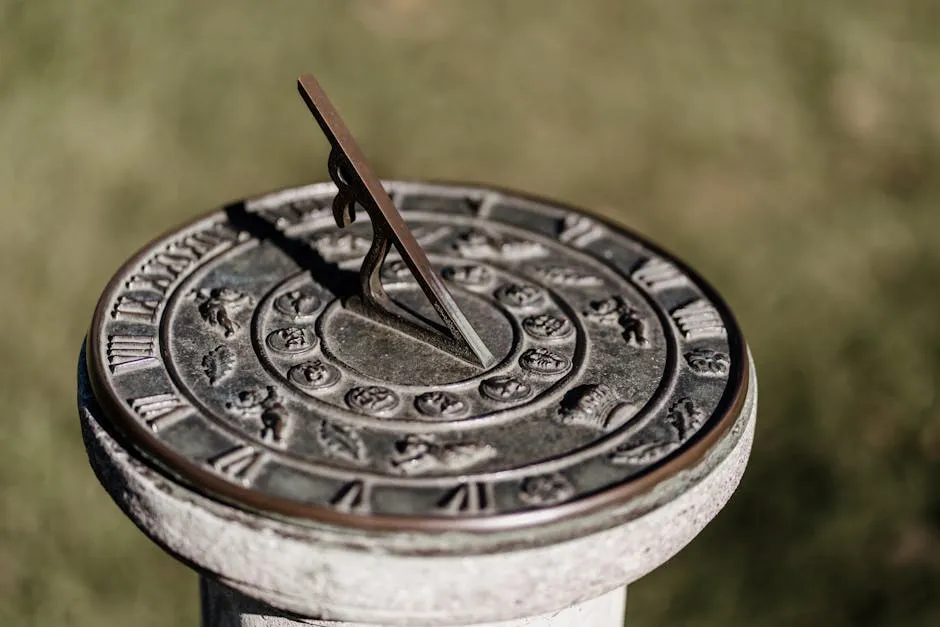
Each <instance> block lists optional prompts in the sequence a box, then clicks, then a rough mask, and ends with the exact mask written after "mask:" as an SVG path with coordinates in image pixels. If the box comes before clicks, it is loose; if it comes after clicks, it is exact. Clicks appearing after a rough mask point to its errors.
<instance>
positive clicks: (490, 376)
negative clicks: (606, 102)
mask: <svg viewBox="0 0 940 627" xmlns="http://www.w3.org/2000/svg"><path fill="white" fill-rule="evenodd" d="M386 185H387V189H388V190H389V192H390V194H391V195H392V197H393V199H394V200H395V202H396V205H397V206H398V207H399V208H400V210H401V212H402V214H403V216H404V217H405V219H406V220H407V222H408V224H409V226H410V227H411V228H412V230H413V231H414V233H415V235H416V237H417V239H418V241H419V242H420V244H421V245H422V247H423V248H424V250H425V251H426V252H427V254H428V257H429V259H430V260H431V263H432V265H433V266H434V269H435V270H436V271H438V272H439V273H440V274H441V276H442V277H443V278H444V279H445V281H446V282H447V285H448V286H449V288H450V290H451V292H452V294H453V295H454V297H455V299H456V300H457V302H458V304H459V305H460V307H461V309H462V310H463V312H464V313H465V314H466V316H467V317H468V319H469V320H470V322H471V323H472V324H473V326H474V328H475V329H476V330H477V331H478V333H479V334H480V335H481V337H482V338H483V340H484V341H485V342H486V344H487V346H488V347H489V349H490V350H491V351H492V352H493V354H494V355H495V356H496V357H497V361H496V363H495V365H493V366H491V367H489V368H486V369H481V368H477V367H475V366H473V365H471V364H469V363H467V362H465V361H463V360H461V359H458V358H456V357H454V356H451V355H449V354H447V353H445V352H442V351H441V350H439V349H438V348H435V347H433V346H430V345H428V344H425V343H423V342H421V341H419V340H416V339H414V338H412V337H410V336H408V335H405V334H403V333H401V332H398V331H395V330H392V329H389V328H386V327H383V326H381V325H380V324H379V323H376V322H374V321H372V320H370V319H368V318H366V317H363V316H361V315H359V314H357V313H355V312H354V311H350V310H348V309H346V308H345V307H344V306H343V296H344V295H348V294H350V293H351V291H350V290H355V289H356V286H357V281H358V277H357V274H356V272H357V270H358V268H359V265H360V262H361V260H362V257H363V255H364V254H365V253H366V251H367V250H368V248H369V244H370V241H371V232H370V227H369V224H368V221H367V220H360V221H359V222H357V223H356V224H354V225H352V226H350V227H347V228H346V229H339V228H338V227H337V226H336V224H335V222H334V220H333V216H332V212H331V209H330V204H331V201H332V199H333V196H334V194H335V191H336V189H335V187H334V186H333V185H331V184H321V185H313V186H308V187H303V188H298V189H290V190H285V191H281V192H276V193H273V194H269V195H266V196H263V197H260V198H257V199H254V200H251V201H247V202H245V203H239V204H237V205H233V206H230V207H228V208H226V209H225V210H224V211H220V212H217V213H214V214H211V215H209V216H207V217H205V218H203V219H200V220H198V221H196V222H194V223H192V224H190V225H188V226H186V227H184V228H182V229H180V230H178V231H175V232H173V233H170V234H169V235H166V236H164V237H162V238H160V239H158V240H157V241H155V242H154V243H152V244H151V245H149V246H148V247H147V248H146V249H144V250H143V251H142V252H140V253H139V254H137V255H136V256H135V257H134V258H132V259H131V260H130V261H129V262H128V263H127V264H125V265H124V267H123V268H122V269H121V270H120V271H119V272H118V274H117V275H116V276H115V277H114V279H113V280H112V281H111V283H110V284H109V285H108V287H107V289H106V290H105V292H104V294H103V295H102V297H101V300H100V301H99V304H98V308H97V310H96V312H95V317H94V322H93V325H92V329H91V332H90V336H89V339H88V349H87V354H88V369H89V373H90V378H91V382H92V385H93V388H94V390H95V395H96V398H97V401H98V403H99V404H100V405H101V406H102V408H103V409H104V410H105V412H106V414H107V416H108V417H109V418H110V419H111V420H113V422H114V424H115V426H117V428H118V429H119V430H120V431H121V432H122V433H123V434H124V435H125V437H126V440H127V442H128V443H129V444H130V445H131V446H132V447H134V448H135V449H136V450H138V451H139V452H140V453H142V454H143V455H144V456H146V458H147V459H149V460H151V462H153V463H154V464H155V465H156V466H158V467H159V468H161V469H162V470H163V471H164V472H167V473H168V474H170V475H171V476H173V477H175V478H177V479H178V480H180V481H181V482H183V483H185V484H186V485H189V486H191V487H193V488H195V489H197V490H199V491H201V492H204V493H207V494H209V495H212V496H214V497H216V498H218V499H221V500H224V501H226V502H229V503H233V504H236V505H238V506H240V507H242V508H245V509H251V510H254V511H259V512H264V513H268V514H277V515H282V516H289V517H295V518H307V519H313V520H317V521H321V522H328V523H334V524H341V525H348V526H354V527H361V528H377V529H416V530H420V529H426V530H447V529H467V530H484V529H500V528H511V527H519V526H525V525H533V524H539V523H544V522H548V521H552V520H556V519H559V518H562V517H569V516H573V515H578V514H580V513H585V512H588V511H594V510H597V509H598V508H602V507H604V506H609V505H614V504H618V503H622V502H623V501H625V500H628V499H630V498H632V497H633V496H635V495H637V494H639V493H642V492H645V491H647V490H649V489H650V488H651V487H652V486H654V485H656V484H657V483H658V482H660V481H662V480H664V479H666V478H668V477H670V476H673V475H674V474H675V473H676V472H678V471H679V470H681V469H683V468H685V467H688V466H690V465H692V464H694V463H696V462H697V461H698V460H699V459H701V458H702V456H703V455H704V454H705V453H707V452H708V450H709V449H710V448H711V447H712V446H713V445H714V443H715V442H716V441H718V439H719V438H720V437H721V436H722V435H723V434H724V432H725V431H726V430H727V428H728V427H729V426H730V424H731V423H732V422H733V421H734V420H735V418H736V417H737V415H738V413H739V411H740V406H741V402H742V400H743V398H744V394H745V392H746V390H745V388H746V385H747V374H748V373H747V368H748V365H747V364H748V362H747V355H746V348H745V345H744V341H743V339H742V337H741V335H740V333H739V331H738V327H737V325H736V323H735V322H734V319H733V318H732V316H731V314H730V312H729V311H728V309H727V307H726V306H725V305H724V303H723V302H722V301H721V299H720V298H719V297H718V296H717V295H716V294H715V292H714V291H713V290H712V289H711V288H710V287H709V286H708V285H706V284H705V283H704V282H703V281H702V280H701V279H700V278H699V277H698V276H697V275H696V274H695V273H694V272H692V271H690V270H689V269H688V268H686V267H685V266H684V265H683V264H682V263H680V262H679V261H677V260H675V259H673V258H672V257H670V256H669V255H667V254H666V253H664V252H663V251H661V250H659V249H658V248H656V247H655V246H653V245H652V244H650V243H649V242H646V241H645V240H643V239H641V238H639V237H638V236H636V235H634V234H632V233H629V232H627V231H625V230H624V229H622V228H619V227H616V226H614V225H611V224H609V223H605V222H603V221H601V220H600V219H598V218H595V217H592V216H590V215H588V214H586V213H583V212H581V211H579V210H576V209H572V208H570V207H565V206H561V205H559V204H557V203H554V202H550V201H546V200H541V199H535V198H531V197H527V196H521V195H519V194H516V193H512V192H508V191H504V190H495V189H489V188H482V187H467V186H457V185H438V184H425V183H397V182H390V183H387V184H386ZM383 282H384V285H385V288H386V291H387V292H388V294H389V295H390V296H391V298H392V299H393V300H395V301H396V302H397V303H398V304H399V305H401V306H402V307H404V308H405V309H408V310H410V311H411V312H412V313H414V314H415V315H417V316H420V317H424V318H426V319H427V320H429V321H432V322H433V321H434V320H435V314H434V311H433V309H432V308H431V306H430V304H429V303H428V302H427V300H426V299H425V298H424V296H423V294H422V292H421V290H420V288H419V287H418V285H417V283H416V282H415V281H414V280H413V279H412V277H411V275H410V273H409V270H408V267H407V265H406V264H405V263H404V262H403V261H402V260H401V258H400V257H397V256H396V253H395V252H393V253H392V254H391V255H390V256H389V258H388V259H387V260H386V262H385V265H384V266H383Z"/></svg>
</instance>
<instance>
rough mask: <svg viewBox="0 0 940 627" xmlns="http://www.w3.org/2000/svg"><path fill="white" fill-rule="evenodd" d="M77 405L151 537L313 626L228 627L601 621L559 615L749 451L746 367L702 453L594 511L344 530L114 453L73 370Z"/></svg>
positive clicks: (110, 479) (659, 553) (724, 495)
mask: <svg viewBox="0 0 940 627" xmlns="http://www.w3.org/2000/svg"><path fill="white" fill-rule="evenodd" d="M79 406H80V417H81V422H82V432H83V436H84V438H85V445H86V447H87V449H88V455H89V460H90V462H91V466H92V468H93V469H94V470H95V473H96V474H97V475H98V478H99V480H100V481H101V483H102V485H103V486H104V487H105V489H106V490H107V491H108V492H109V493H110V494H111V496H112V498H113V499H114V500H115V502H116V503H117V504H118V505H119V506H120V508H121V509H122V510H123V511H124V512H125V513H126V514H127V515H128V516H129V517H130V518H131V519H132V520H133V521H134V522H135V523H136V524H137V526H138V527H140V529H142V530H143V531H144V532H145V533H146V534H147V535H148V536H149V537H150V538H151V539H153V540H154V541H155V542H157V543H158V544H159V545H160V546H161V547H163V548H165V549H166V550H167V551H169V552H170V553H171V554H173V555H174V556H176V557H178V558H180V559H183V560H184V561H186V562H187V563H189V564H192V565H194V566H196V567H198V568H199V569H200V570H201V571H203V572H205V573H207V574H208V575H209V576H211V577H214V578H215V579H217V580H219V581H221V582H222V584H224V586H225V587H226V588H230V589H232V590H237V591H238V593H239V595H245V596H246V597H249V598H252V599H257V600H259V601H260V602H262V603H264V604H266V605H267V606H271V607H276V608H279V609H280V610H281V611H283V612H292V613H293V615H295V616H299V617H316V619H317V620H319V621H320V622H316V620H314V621H313V622H310V621H311V620H313V618H307V619H303V618H301V619H300V620H301V621H303V620H307V622H306V623H304V622H300V623H298V622H297V619H284V620H288V621H290V620H293V623H292V622H287V623H284V622H281V623H277V622H267V623H265V622H261V623H258V622H254V623H252V622H244V621H245V620H248V619H249V618H251V617H252V616H253V615H251V614H246V613H244V612H240V611H239V612H236V614H235V615H236V616H238V620H240V621H242V622H240V623H239V622H235V623H231V624H232V625H256V626H257V625H263V626H264V627H276V626H279V625H292V624H301V625H303V624H306V625H320V626H324V625H326V626H329V625H336V626H338V627H355V626H356V625H370V624H371V625H399V626H408V627H415V626H428V627H441V626H453V627H458V626H466V625H474V624H489V625H506V626H507V627H509V626H515V625H530V626H533V627H534V626H536V625H539V626H541V625H545V626H548V625H551V626H552V627H562V626H563V625H575V624H578V625H580V626H581V627H604V626H606V625H607V624H608V623H607V622H604V621H605V620H607V618H606V617H607V616H610V615H611V614H605V613H604V610H601V609H596V611H597V612H599V614H597V616H599V617H601V618H597V619H595V618H594V617H590V618H588V617H585V616H581V617H580V618H581V619H582V620H581V621H580V622H579V621H578V620H574V621H573V622H571V621H566V620H563V618H565V619H567V617H569V616H577V612H578V611H582V610H581V608H588V609H590V608H594V607H595V606H594V605H592V604H593V603H595V602H597V603H599V604H600V605H599V606H597V607H598V608H599V607H600V606H601V605H603V604H604V602H603V601H599V600H598V601H595V600H597V599H604V598H606V599H608V602H609V603H611V604H613V600H612V599H614V598H615V597H616V598H617V599H620V597H619V596H616V595H620V594H622V593H621V592H620V590H622V589H623V586H624V585H628V584H629V583H630V582H632V581H635V580H636V579H638V578H639V577H642V576H643V575H645V574H646V573H648V572H650V571H651V570H653V569H655V568H657V567H658V566H659V565H660V564H662V563H663V562H665V561H666V560H668V559H669V558H670V557H672V556H673V555H675V554H676V553H677V552H678V551H679V550H680V549H681V548H682V547H684V546H685V545H686V544H687V543H689V542H690V541H691V540H692V539H693V538H694V537H695V536H696V535H697V534H698V533H699V532H700V531H701V530H702V529H703V528H704V527H705V525H706V524H707V523H708V522H709V521H710V520H711V519H712V518H713V517H714V516H715V515H716V514H717V513H718V512H719V511H720V510H721V508H722V507H724V505H725V503H726V502H727V501H728V499H729V498H730V496H731V494H732V493H733V492H734V490H735V488H736V487H737V485H738V482H739V480H740V478H741V476H742V474H743V473H744V468H745V465H746V463H747V458H748V454H749V453H750V448H751V441H752V437H753V434H754V424H755V416H756V408H757V381H756V378H755V377H754V374H753V367H752V369H751V380H750V386H749V391H748V394H747V398H746V399H745V403H744V407H743V408H742V411H741V415H740V417H739V418H738V420H737V421H736V422H735V424H734V425H733V426H732V428H731V430H730V432H729V433H728V434H727V435H725V436H724V438H723V439H722V440H721V441H719V442H718V443H717V444H716V445H715V446H714V448H713V449H712V450H711V451H710V452H709V453H708V454H707V455H706V456H705V458H704V459H702V460H701V461H700V462H699V463H698V464H697V465H695V466H693V467H691V468H688V469H686V470H684V471H682V472H680V473H679V474H677V475H675V476H673V477H671V478H670V479H668V480H665V481H663V482H662V483H661V484H659V485H657V486H656V487H655V488H654V489H652V490H651V491H650V492H649V493H648V494H644V495H641V496H638V497H637V498H635V499H633V500H631V501H629V502H627V503H624V504H622V505H621V506H618V507H615V508H612V509H610V510H605V511H603V512H599V513H597V514H596V515H594V516H584V517H582V518H578V519H573V520H564V521H561V522H559V523H558V524H554V525H549V526H546V527H543V528H539V529H536V530H522V531H518V532H507V533H492V534H462V533H451V534H418V533H404V532H403V533H367V532H357V531H354V530H347V529H338V528H335V527H330V526H327V525H318V524H312V523H307V524H295V523H294V522H292V521H288V520H279V519H275V518H269V517H265V516H261V515H258V514H255V513H252V512H249V511H245V510H242V509H239V508H235V507H232V506H230V505H227V504H225V503H222V502H220V501H217V500H215V499H211V498H208V497H206V496H203V495H202V494H199V493H197V492H194V491H193V490H190V489H188V488H187V487H185V486H183V485H181V484H180V483H179V482H177V481H174V480H172V479H170V478H169V477H167V476H166V475H164V474H162V473H161V472H159V471H157V470H155V469H154V468H153V467H152V466H151V465H150V463H148V462H145V461H143V460H141V459H140V458H139V457H138V456H137V455H136V454H135V453H134V452H132V451H131V450H129V449H127V448H125V447H124V446H123V444H122V442H121V441H120V440H119V439H118V438H115V437H114V435H113V434H112V433H110V432H109V430H108V429H107V428H106V426H105V425H107V421H106V420H103V419H102V417H101V416H100V414H99V412H100V409H99V408H98V407H97V405H96V404H95V403H94V400H93V398H92V396H91V392H90V388H89V386H88V383H87V378H86V377H85V375H84V369H81V372H80V378H79ZM621 600H622V599H621ZM582 604H583V605H582ZM571 608H574V609H571ZM584 611H587V610H584ZM592 611H595V610H592ZM608 611H610V610H608ZM569 612H574V614H569ZM229 615H231V613H229ZM285 615H286V614H285ZM254 616H259V615H257V614H255V615H254ZM531 617H539V618H531ZM572 620H573V619H572ZM595 620H597V621H600V622H593V621H595ZM324 621H325V622H324ZM331 621H332V622H331ZM500 621H503V622H500ZM505 621H509V622H505ZM527 621H528V622H527ZM532 621H535V622H532ZM546 621H547V622H546ZM558 621H561V622H558ZM224 624H225V623H219V625H220V626H221V625H224ZM611 624H613V623H611ZM213 627H215V625H213Z"/></svg>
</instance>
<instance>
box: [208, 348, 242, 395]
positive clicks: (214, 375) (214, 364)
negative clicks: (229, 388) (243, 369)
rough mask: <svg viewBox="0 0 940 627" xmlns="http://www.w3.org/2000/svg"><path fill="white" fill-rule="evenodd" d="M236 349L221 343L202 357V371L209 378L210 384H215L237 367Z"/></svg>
mask: <svg viewBox="0 0 940 627" xmlns="http://www.w3.org/2000/svg"><path fill="white" fill-rule="evenodd" d="M235 362H236V358H235V351H233V350H232V349H231V348H229V347H228V346H226V345H225V344H219V345H218V346H216V347H215V348H214V349H213V350H211V351H209V352H208V353H206V354H205V355H203V357H202V371H203V372H204V373H205V375H206V378H208V379H209V385H215V384H216V383H218V382H219V381H221V380H222V379H224V378H225V377H227V376H228V375H230V374H231V373H232V370H234V369H235Z"/></svg>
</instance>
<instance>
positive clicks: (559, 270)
mask: <svg viewBox="0 0 940 627" xmlns="http://www.w3.org/2000/svg"><path fill="white" fill-rule="evenodd" d="M532 273H533V274H535V275H536V276H538V277H540V278H541V279H542V280H543V281H547V282H549V283H553V284H555V285H566V286H577V287H590V286H595V285H603V283H604V282H603V281H602V280H601V279H600V278H599V277H596V276H594V275H593V274H585V273H583V272H581V271H579V270H575V269H574V268H568V267H565V266H536V267H535V268H533V269H532Z"/></svg>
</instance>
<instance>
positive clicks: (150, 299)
mask: <svg viewBox="0 0 940 627" xmlns="http://www.w3.org/2000/svg"><path fill="white" fill-rule="evenodd" d="M161 300H163V299H162V297H160V296H158V295H156V294H122V295H121V296H118V298H117V302H115V304H114V309H113V310H112V311H111V317H112V318H118V319H120V318H124V319H130V320H139V321H142V322H153V321H154V318H156V315H157V307H159V306H160V301H161Z"/></svg>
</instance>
